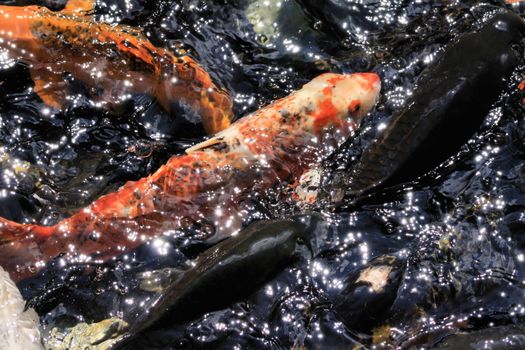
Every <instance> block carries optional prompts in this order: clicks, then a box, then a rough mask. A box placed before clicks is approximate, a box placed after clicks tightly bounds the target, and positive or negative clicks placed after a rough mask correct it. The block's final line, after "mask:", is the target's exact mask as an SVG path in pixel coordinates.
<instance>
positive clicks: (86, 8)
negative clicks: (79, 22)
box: [61, 0, 95, 16]
mask: <svg viewBox="0 0 525 350" xmlns="http://www.w3.org/2000/svg"><path fill="white" fill-rule="evenodd" d="M94 9H95V0H69V1H68V3H67V4H66V7H64V9H63V10H62V11H61V12H62V13H65V14H68V15H77V16H87V15H89V14H90V12H92V11H93V10H94Z"/></svg>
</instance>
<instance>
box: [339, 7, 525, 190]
mask: <svg viewBox="0 0 525 350" xmlns="http://www.w3.org/2000/svg"><path fill="white" fill-rule="evenodd" d="M524 35H525V23H524V22H523V20H522V19H521V18H520V17H519V16H518V15H516V14H513V13H509V12H507V13H500V14H497V15H495V16H494V17H493V18H492V19H490V20H489V21H488V22H486V23H485V24H484V25H483V26H482V28H481V29H480V30H479V31H477V32H473V33H468V34H465V35H462V36H461V37H460V38H459V39H458V40H457V41H456V42H454V43H452V44H450V45H449V46H448V47H447V48H446V49H445V51H444V53H443V54H442V55H441V57H439V58H438V59H437V60H436V61H435V62H434V63H433V64H431V65H430V66H429V67H428V68H426V70H425V71H424V72H423V73H422V75H421V76H420V78H419V79H418V82H417V88H416V89H415V90H414V94H413V95H412V96H411V97H410V99H409V100H408V101H407V102H406V104H405V106H404V107H403V108H402V109H401V110H400V111H399V112H397V113H396V114H395V115H394V116H393V117H392V119H391V121H390V124H389V126H388V127H387V128H386V129H385V130H384V132H383V133H382V134H381V136H380V137H379V138H378V140H377V141H376V142H375V143H373V144H372V145H371V146H370V147H368V148H367V149H365V151H364V152H363V153H362V155H361V158H360V161H358V162H357V163H355V164H354V165H352V167H351V168H350V173H349V176H350V181H349V182H348V184H347V186H348V193H349V194H352V195H359V194H361V193H362V192H364V191H366V190H368V189H371V188H373V187H376V186H378V185H379V184H382V183H384V182H385V181H386V180H387V179H389V181H388V182H389V184H395V183H400V182H406V181H409V180H413V179H415V178H416V177H418V176H420V175H423V174H424V173H426V172H428V171H430V170H432V169H433V168H434V167H436V166H437V165H439V164H440V163H441V162H443V161H444V160H445V159H447V158H448V157H450V156H452V155H453V154H454V153H455V152H457V151H458V149H459V148H460V146H461V145H462V144H464V143H465V142H466V141H467V140H468V139H469V138H470V137H471V136H472V135H473V134H474V133H475V132H476V130H477V129H478V128H479V126H480V124H481V123H482V121H483V120H484V118H485V117H486V115H487V113H488V111H489V109H490V108H491V106H492V104H493V103H494V102H495V101H496V99H497V98H498V96H499V95H500V94H501V91H502V90H503V89H504V87H505V82H504V80H503V79H504V78H507V77H509V76H510V74H511V73H512V72H513V70H514V69H515V68H516V67H517V65H518V63H519V61H520V55H519V53H518V52H517V51H516V49H515V45H517V44H519V43H520V41H521V40H522V39H523V37H524Z"/></svg>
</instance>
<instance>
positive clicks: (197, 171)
mask: <svg viewBox="0 0 525 350" xmlns="http://www.w3.org/2000/svg"><path fill="white" fill-rule="evenodd" d="M379 91H380V79H379V77H378V76H377V75H376V74H374V73H358V74H351V75H340V74H331V73H328V74H323V75H321V76H319V77H317V78H315V79H313V80H312V81H311V82H309V83H308V84H306V85H305V86H304V87H303V88H302V89H301V90H299V91H297V92H295V93H293V94H291V95H290V96H288V97H286V98H283V99H281V100H278V101H276V102H275V103H273V104H271V105H269V106H267V107H265V108H262V109H261V110H259V111H257V112H255V113H253V114H251V115H249V116H247V117H245V118H242V119H240V120H238V121H237V122H235V123H234V124H232V125H231V126H230V127H229V128H227V129H226V130H224V131H222V132H220V133H218V134H216V135H215V136H214V137H212V138H211V139H209V140H207V141H205V142H203V143H201V144H198V145H196V146H194V147H191V148H190V149H188V150H187V154H185V155H181V156H174V157H172V158H171V159H170V160H169V161H168V162H167V163H166V164H165V165H164V166H162V167H161V168H160V169H159V170H158V171H157V172H155V173H154V174H152V175H151V176H148V177H146V178H143V179H141V180H138V181H136V182H129V183H127V184H126V185H124V186H123V187H122V188H121V189H119V190H118V191H116V192H114V193H110V194H107V195H105V196H103V197H101V198H100V199H98V200H97V201H95V202H94V203H93V204H91V205H90V206H88V207H87V208H85V209H83V210H81V211H80V212H78V213H77V214H75V215H73V216H71V217H70V218H67V219H64V220H62V221H60V222H59V223H58V224H56V225H54V226H39V225H31V224H19V223H16V222H12V221H8V220H6V219H0V266H3V267H4V268H5V269H6V270H7V271H9V272H10V274H11V276H12V277H13V278H14V279H17V280H20V279H22V278H24V277H28V276H30V275H31V274H32V273H34V272H36V271H37V270H39V269H40V268H42V267H44V266H45V263H46V262H47V261H48V260H49V259H51V258H53V257H54V256H56V255H58V254H60V253H68V254H73V255H79V254H83V255H88V256H94V258H98V259H101V260H103V259H107V258H109V257H113V256H116V255H119V254H122V253H123V252H125V251H128V250H130V249H133V248H136V247H138V246H139V245H141V244H143V243H144V242H145V241H147V240H148V239H150V238H152V237H157V236H159V235H161V234H163V233H166V232H167V231H170V230H177V229H181V228H188V227H194V225H200V227H204V229H203V230H204V231H206V227H207V229H208V230H209V232H208V233H209V234H210V235H213V236H214V237H215V238H220V237H224V235H230V234H231V233H232V232H234V231H235V230H237V229H239V228H240V227H239V226H240V223H241V221H242V217H243V211H242V209H241V203H242V201H243V200H246V199H249V198H251V197H252V196H257V195H261V196H264V195H265V194H267V191H268V190H270V189H272V188H274V187H275V186H276V185H277V184H291V183H294V182H296V181H297V180H298V179H299V178H300V176H301V175H302V174H303V173H304V172H305V171H307V170H308V169H309V168H311V167H312V166H314V165H315V164H318V163H319V162H320V160H322V159H323V158H325V157H326V156H327V155H328V154H330V153H332V152H333V151H334V149H335V148H336V147H338V146H339V145H340V144H341V143H342V142H343V141H345V140H346V139H347V138H348V137H349V136H350V135H351V133H352V131H353V130H354V129H355V128H356V127H357V126H358V125H359V124H360V122H361V120H362V118H363V117H364V116H365V115H366V114H367V113H368V112H369V111H370V110H371V109H372V108H373V107H374V105H375V103H376V101H377V99H378V95H379Z"/></svg>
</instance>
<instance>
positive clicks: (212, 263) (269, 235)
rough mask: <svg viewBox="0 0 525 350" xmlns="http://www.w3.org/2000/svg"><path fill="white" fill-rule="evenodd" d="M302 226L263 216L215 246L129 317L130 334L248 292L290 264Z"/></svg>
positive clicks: (191, 316)
mask: <svg viewBox="0 0 525 350" xmlns="http://www.w3.org/2000/svg"><path fill="white" fill-rule="evenodd" d="M303 230H304V227H303V225H302V224H299V223H297V222H295V221H291V220H280V221H259V222H256V223H254V224H251V225H250V226H248V227H247V228H245V229H243V230H242V231H241V232H240V233H239V234H238V235H236V236H234V237H231V238H228V239H226V240H224V241H222V242H220V243H218V244H216V245H214V246H213V247H212V248H210V249H208V250H206V251H205V252H204V253H202V254H201V255H199V257H198V258H197V259H196V260H195V261H194V264H193V266H192V267H191V268H190V269H188V270H187V271H184V272H182V273H181V275H180V276H179V278H176V279H174V280H173V282H172V283H170V285H169V286H168V288H166V290H164V291H163V292H162V293H161V294H160V297H159V298H156V299H154V301H153V302H152V303H151V304H150V305H146V306H145V307H144V308H141V313H140V314H139V315H137V317H136V319H134V320H130V322H132V326H131V328H130V330H129V331H130V333H129V335H136V334H138V333H140V332H141V331H143V330H145V329H148V328H150V327H151V326H154V325H156V324H158V325H159V326H162V325H166V324H170V325H171V324H174V323H177V322H184V321H189V320H192V319H194V318H195V317H198V316H201V315H203V314H205V313H206V312H210V311H214V310H220V309H221V308H225V307H227V306H228V305H230V304H231V303H233V302H235V301H238V300H240V299H242V298H245V297H247V296H249V295H250V294H251V293H253V292H254V291H256V290H257V288H258V287H260V286H261V285H262V284H264V283H265V282H267V281H268V280H270V279H271V278H272V277H274V276H275V275H276V274H277V273H278V272H280V271H281V270H282V269H284V268H285V267H286V266H287V265H288V264H289V263H290V260H291V259H292V257H293V255H294V253H295V252H296V244H297V242H298V240H299V238H300V237H301V235H302V231H303ZM239 281H242V283H239ZM210 295H213V297H210Z"/></svg>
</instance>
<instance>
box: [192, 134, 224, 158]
mask: <svg viewBox="0 0 525 350" xmlns="http://www.w3.org/2000/svg"><path fill="white" fill-rule="evenodd" d="M223 139H224V137H221V136H215V137H212V138H211V139H208V140H206V141H203V142H201V143H198V144H196V145H195V146H192V147H190V148H188V149H187V150H186V153H187V154H190V153H193V152H198V151H202V150H204V149H205V148H208V147H211V146H214V145H217V144H219V143H221V142H222V141H223Z"/></svg>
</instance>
